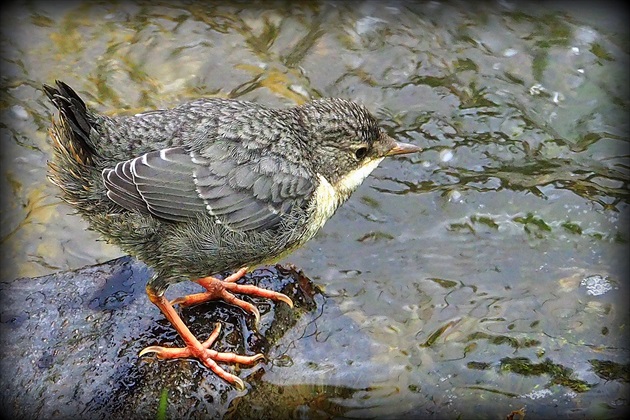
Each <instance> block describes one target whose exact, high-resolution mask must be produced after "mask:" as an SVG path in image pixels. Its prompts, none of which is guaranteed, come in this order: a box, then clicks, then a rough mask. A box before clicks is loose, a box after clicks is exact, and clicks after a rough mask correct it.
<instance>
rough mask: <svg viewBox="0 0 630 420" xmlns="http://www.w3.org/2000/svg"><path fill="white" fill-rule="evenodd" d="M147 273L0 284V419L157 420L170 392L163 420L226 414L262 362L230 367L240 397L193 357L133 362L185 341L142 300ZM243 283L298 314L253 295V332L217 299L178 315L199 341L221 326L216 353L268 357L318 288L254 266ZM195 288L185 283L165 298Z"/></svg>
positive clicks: (120, 264)
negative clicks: (152, 348) (150, 350)
mask: <svg viewBox="0 0 630 420" xmlns="http://www.w3.org/2000/svg"><path fill="white" fill-rule="evenodd" d="M150 275H151V271H150V269H148V268H147V267H146V266H145V265H143V264H142V263H140V262H137V261H135V260H133V259H132V258H130V257H123V258H119V259H116V260H113V261H110V262H108V263H105V264H102V265H97V266H93V267H87V268H83V269H80V270H77V271H73V272H64V273H58V274H52V275H49V276H45V277H39V278H33V279H28V278H22V279H17V280H14V281H9V282H1V283H0V299H1V302H2V309H1V313H0V321H1V324H0V328H1V330H0V332H1V338H0V339H1V343H0V344H1V346H2V349H3V353H2V358H1V361H0V367H1V369H2V377H1V385H2V389H3V390H4V391H3V393H2V396H1V400H0V402H1V407H2V410H3V413H4V414H5V415H7V416H8V417H9V418H25V419H35V418H46V419H52V418H83V419H92V418H115V417H121V418H122V417H124V418H155V417H156V415H157V412H158V407H159V406H160V397H161V396H162V395H167V401H166V404H165V408H166V412H165V415H166V418H182V417H185V418H221V417H224V416H225V414H226V412H228V410H230V407H231V406H233V405H234V402H235V400H238V399H240V398H242V397H243V396H244V395H247V394H248V392H249V391H250V390H251V386H252V385H251V384H252V383H255V381H257V380H258V378H259V377H260V376H261V375H262V374H263V373H264V371H265V369H266V367H267V363H268V362H265V361H262V362H260V363H258V364H256V365H254V366H251V367H246V366H243V367H240V368H239V367H238V366H231V367H230V366H228V369H233V370H234V371H235V373H236V374H237V375H238V376H239V377H241V378H242V379H243V380H244V381H246V383H247V386H248V388H249V390H245V391H237V390H236V389H234V388H233V387H232V386H230V385H229V384H227V383H226V382H224V381H222V380H221V379H219V378H218V377H217V376H216V375H214V373H212V372H211V371H210V370H209V369H207V368H205V367H204V366H203V365H201V364H200V363H199V362H197V361H195V360H169V361H164V360H158V359H157V358H155V357H153V356H150V355H147V356H144V357H142V358H140V357H138V353H139V352H140V350H142V349H143V348H144V347H146V346H149V345H156V344H159V345H164V346H181V345H182V341H181V339H180V338H179V336H178V335H177V333H176V332H175V330H174V329H173V328H172V326H171V325H170V324H169V322H168V321H167V320H166V319H165V318H164V317H163V316H162V314H161V313H160V311H159V310H158V309H157V308H156V307H155V306H154V305H152V304H151V303H150V302H149V300H148V298H147V297H146V294H145V291H144V286H145V284H146V281H147V280H148V278H149V276H150ZM245 282H247V283H249V284H255V285H259V286H261V287H265V288H268V289H271V290H276V291H280V292H282V293H285V294H287V295H288V296H289V297H291V298H292V299H293V301H294V303H295V309H294V310H291V309H290V308H289V307H288V306H287V305H286V304H284V303H276V302H274V301H270V300H266V299H258V298H251V301H252V302H253V303H254V304H256V306H257V307H258V308H259V310H260V312H261V315H262V318H261V322H260V324H259V325H258V327H257V328H256V327H255V326H254V324H253V322H254V318H253V316H252V315H250V314H246V313H244V312H243V311H242V310H241V309H239V308H236V307H232V306H230V305H227V304H225V303H223V302H209V303H206V304H202V305H198V306H196V307H191V308H184V309H180V314H181V316H182V318H183V319H184V322H186V323H187V324H188V326H189V327H190V328H191V330H192V331H193V333H194V334H196V335H197V337H199V338H200V339H201V340H204V339H205V337H207V336H208V335H209V334H210V332H211V331H212V330H213V328H214V325H215V323H216V322H221V324H222V327H223V328H222V332H221V335H220V338H219V340H218V341H217V343H215V345H214V346H213V349H215V350H219V351H233V352H236V353H239V354H248V355H251V354H255V353H263V354H268V351H269V350H270V348H271V347H272V346H273V345H274V343H275V342H276V341H277V340H279V339H280V338H281V337H282V336H283V335H284V334H285V332H287V330H289V329H290V328H291V327H292V326H293V325H294V324H295V323H296V322H297V320H298V319H299V317H300V316H301V315H303V314H305V313H307V312H308V311H314V310H315V308H316V306H317V305H316V301H317V300H318V299H319V300H320V301H321V294H320V291H319V290H318V289H316V288H315V287H314V286H313V285H312V283H311V282H310V280H309V279H308V278H306V277H305V276H304V275H303V274H302V273H301V272H298V271H296V270H295V269H294V268H293V267H282V266H276V267H272V268H265V269H259V270H255V271H254V272H252V273H250V274H248V275H247V276H246V279H245ZM198 291H199V286H198V285H195V284H194V283H192V282H184V283H181V284H178V285H176V286H174V287H172V288H170V289H169V290H168V291H167V295H168V296H169V298H173V297H176V296H181V295H183V294H186V293H191V292H198ZM317 295H319V298H317ZM244 299H250V298H249V297H244Z"/></svg>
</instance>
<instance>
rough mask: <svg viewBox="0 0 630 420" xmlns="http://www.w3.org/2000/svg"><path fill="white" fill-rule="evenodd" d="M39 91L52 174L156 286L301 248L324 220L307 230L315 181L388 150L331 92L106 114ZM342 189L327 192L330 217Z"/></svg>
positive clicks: (362, 113)
mask: <svg viewBox="0 0 630 420" xmlns="http://www.w3.org/2000/svg"><path fill="white" fill-rule="evenodd" d="M44 89H45V92H46V94H47V95H48V96H49V98H50V99H51V100H52V102H53V103H54V104H55V106H56V107H57V108H58V109H59V110H60V114H61V124H57V125H56V126H55V128H54V132H53V138H54V139H55V141H56V143H57V144H58V145H59V147H56V148H55V156H54V159H53V162H52V164H51V167H52V171H51V178H52V180H53V181H54V182H55V183H56V184H57V185H59V186H60V187H61V188H62V190H63V191H64V198H65V199H66V200H67V201H68V202H69V203H70V204H72V205H73V206H74V207H76V208H77V209H78V210H79V212H80V213H81V214H82V215H83V216H85V217H86V218H87V220H89V222H90V226H91V228H93V229H94V230H96V231H98V232H100V233H102V234H103V235H104V236H105V237H106V238H108V239H109V240H110V241H111V242H114V243H115V244H117V245H119V246H120V247H122V248H123V249H124V250H125V251H127V252H129V253H131V254H132V255H134V256H136V257H138V258H139V259H141V260H143V261H145V262H146V263H148V264H149V265H151V266H153V268H154V269H155V270H156V276H155V279H154V280H153V282H154V286H155V288H156V290H158V291H159V292H160V293H161V292H163V291H164V290H165V288H166V287H167V286H168V284H169V283H171V282H174V281H180V280H184V279H188V278H195V277H201V276H207V275H210V274H214V273H218V272H223V271H227V270H234V269H238V268H240V267H242V266H245V265H256V264H260V263H264V262H269V261H273V260H275V259H276V258H278V257H279V256H281V255H284V254H285V253H286V252H288V251H290V250H292V249H294V248H295V247H296V246H299V245H301V244H303V243H304V242H305V241H306V240H308V239H310V237H311V236H312V235H313V234H314V233H315V232H316V231H317V229H318V228H319V227H321V225H322V224H323V221H322V222H321V223H320V224H319V225H318V226H317V227H316V228H315V229H310V230H309V227H308V224H309V223H310V221H311V217H312V216H313V214H314V213H315V211H316V207H317V206H318V203H317V202H316V200H315V196H316V190H317V188H318V187H320V184H321V183H322V179H324V180H326V181H327V182H328V183H329V184H330V185H332V186H333V187H334V186H337V185H338V184H339V183H340V182H341V180H343V177H344V176H345V175H347V174H348V173H349V172H350V171H352V170H355V169H357V168H359V167H360V166H361V165H362V164H363V163H364V162H368V161H370V160H374V159H380V158H382V157H384V156H385V155H387V154H388V152H389V151H390V150H391V149H392V148H394V147H395V145H396V143H395V142H394V141H393V140H392V139H391V138H389V137H387V136H386V135H385V134H384V133H383V131H382V130H380V129H379V128H378V125H377V121H376V119H375V118H374V117H373V116H372V115H371V114H370V113H369V112H368V111H367V110H366V109H365V108H364V107H362V106H360V105H358V104H356V103H353V102H350V101H346V100H342V99H323V100H318V101H313V102H310V103H307V104H305V105H302V106H299V107H293V108H287V109H270V108H267V107H264V106H262V105H258V104H255V103H250V102H243V101H235V100H227V99H200V100H196V101H192V102H188V103H185V104H182V105H180V106H178V107H176V108H172V109H168V110H158V111H151V112H145V113H142V114H137V115H134V116H123V117H114V118H110V117H106V116H103V115H99V114H95V113H93V112H91V111H90V110H89V109H87V107H86V106H85V104H84V103H83V101H82V100H81V99H80V98H79V97H78V95H77V94H76V93H75V92H74V91H73V90H72V89H71V88H70V87H69V86H67V85H66V84H64V83H62V82H57V87H56V88H54V87H50V86H45V87H44ZM374 166H376V165H374ZM356 186H358V185H356ZM356 186H352V187H353V188H352V189H354V188H356ZM338 190H339V189H338ZM351 192H352V191H342V190H339V191H338V193H339V194H338V195H339V196H338V197H337V200H336V202H335V203H332V204H331V206H332V207H334V208H333V209H332V212H334V210H335V209H336V207H337V206H338V205H340V204H341V203H342V202H343V201H345V199H346V198H347V197H348V195H349V194H350V193H351ZM319 204H321V203H319ZM330 215H332V213H331V214H330ZM330 215H328V216H330ZM324 221H325V220H324Z"/></svg>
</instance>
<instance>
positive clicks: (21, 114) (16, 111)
mask: <svg viewBox="0 0 630 420" xmlns="http://www.w3.org/2000/svg"><path fill="white" fill-rule="evenodd" d="M11 112H13V115H15V117H16V118H17V119H19V120H28V111H26V109H25V108H24V107H23V106H21V105H13V106H12V107H11Z"/></svg>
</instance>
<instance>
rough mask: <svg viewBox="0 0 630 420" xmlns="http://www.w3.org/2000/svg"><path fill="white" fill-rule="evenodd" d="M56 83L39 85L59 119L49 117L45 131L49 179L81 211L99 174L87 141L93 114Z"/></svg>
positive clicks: (88, 140)
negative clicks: (49, 154)
mask: <svg viewBox="0 0 630 420" xmlns="http://www.w3.org/2000/svg"><path fill="white" fill-rule="evenodd" d="M56 85H57V86H56V87H52V86H49V85H44V86H43V88H44V92H45V93H46V95H47V96H48V98H49V99H50V100H51V101H52V103H53V104H54V105H55V107H56V108H57V109H58V110H59V119H58V120H55V119H53V124H52V127H51V129H50V132H49V133H50V138H51V140H52V146H53V159H52V161H51V162H49V163H48V166H49V168H50V170H49V179H50V180H51V181H52V182H53V183H54V184H56V185H57V186H59V188H61V190H62V191H63V196H62V198H63V199H64V200H65V201H67V202H68V203H70V204H72V205H74V206H76V207H77V208H79V209H80V210H81V209H82V207H85V206H89V204H90V202H93V200H94V199H95V198H97V197H95V194H94V193H95V192H96V189H95V188H94V187H95V185H94V182H95V181H96V180H97V179H98V177H100V171H99V170H98V169H97V168H96V166H97V165H96V162H97V161H98V160H99V156H98V154H97V152H96V151H95V149H94V146H93V143H92V142H91V141H90V133H91V132H92V131H93V130H94V117H93V115H92V114H91V113H90V111H89V110H88V108H87V107H86V105H85V103H84V102H83V100H82V99H81V98H80V97H79V95H78V94H77V93H76V92H75V91H74V90H73V89H72V88H71V87H70V86H68V85H67V84H65V83H63V82H61V81H58V80H57V81H56Z"/></svg>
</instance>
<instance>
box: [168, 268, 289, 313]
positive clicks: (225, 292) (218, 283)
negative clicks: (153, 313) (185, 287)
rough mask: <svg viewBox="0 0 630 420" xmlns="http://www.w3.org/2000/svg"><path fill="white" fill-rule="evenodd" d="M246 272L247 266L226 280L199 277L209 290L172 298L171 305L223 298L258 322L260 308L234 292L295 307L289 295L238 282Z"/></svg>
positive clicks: (200, 282) (198, 280) (201, 283)
mask: <svg viewBox="0 0 630 420" xmlns="http://www.w3.org/2000/svg"><path fill="white" fill-rule="evenodd" d="M245 273H247V267H243V268H241V269H240V270H238V271H237V272H236V273H234V274H232V275H231V276H229V277H226V278H225V279H224V280H219V279H217V278H214V277H202V278H200V279H197V280H195V281H196V282H197V283H199V284H200V285H201V286H203V287H204V288H205V289H206V290H207V292H204V293H195V294H192V295H186V296H182V297H179V298H177V299H174V300H172V301H171V305H176V304H179V305H182V306H190V305H196V304H198V303H203V302H207V301H209V300H215V299H223V300H224V301H226V302H227V303H230V304H232V305H235V306H238V307H240V308H243V310H245V311H246V312H250V313H252V314H254V316H255V317H256V323H258V321H260V313H259V312H258V309H256V307H255V306H254V305H252V304H251V303H249V302H245V301H244V300H241V299H239V298H237V297H236V296H234V295H233V293H240V294H244V295H250V296H259V297H264V298H268V299H273V300H280V301H282V302H285V303H286V304H287V305H289V306H290V307H291V308H292V307H293V302H292V301H291V298H289V297H288V296H287V295H284V294H282V293H278V292H274V291H272V290H266V289H262V288H260V287H257V286H252V285H245V284H236V281H238V280H239V279H240V278H241V277H243V276H244V275H245Z"/></svg>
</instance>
